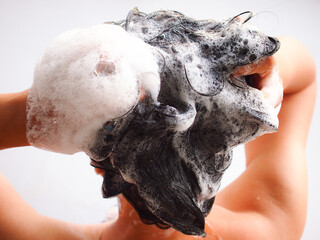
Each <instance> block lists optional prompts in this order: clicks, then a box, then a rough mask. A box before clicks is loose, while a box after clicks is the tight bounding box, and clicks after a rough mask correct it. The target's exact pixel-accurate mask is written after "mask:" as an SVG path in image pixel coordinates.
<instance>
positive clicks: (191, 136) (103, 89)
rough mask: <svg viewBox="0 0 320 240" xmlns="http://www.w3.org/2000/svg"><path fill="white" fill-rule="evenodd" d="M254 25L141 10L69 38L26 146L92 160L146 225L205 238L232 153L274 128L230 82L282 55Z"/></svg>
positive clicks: (50, 52)
mask: <svg viewBox="0 0 320 240" xmlns="http://www.w3.org/2000/svg"><path fill="white" fill-rule="evenodd" d="M250 16H251V15H250V14H249V17H250ZM249 17H248V18H249ZM248 18H246V19H244V20H240V18H230V19H227V20H224V21H214V20H201V21H197V20H194V19H191V18H188V17H186V16H184V15H183V14H181V13H178V12H176V11H157V12H154V13H151V14H145V13H142V12H139V11H138V10H137V9H134V10H132V11H130V13H129V14H128V16H127V18H126V20H123V21H119V22H117V23H115V24H114V25H110V24H105V25H99V26H96V27H92V28H89V29H81V30H74V31H70V32H68V33H65V34H63V35H61V36H60V37H58V38H57V39H56V40H54V41H53V43H51V44H50V45H49V47H48V48H47V50H46V52H45V53H44V55H43V57H42V59H41V60H40V62H39V64H38V65H37V67H36V69H35V77H34V85H33V87H32V88H31V90H30V94H29V98H28V116H27V117H28V126H27V130H28V132H27V136H28V139H29V141H30V143H31V144H33V145H35V146H37V147H41V148H45V149H48V150H52V151H58V152H64V153H74V152H77V151H85V152H86V153H87V154H88V155H89V156H90V157H91V160H92V161H91V164H92V165H93V166H94V167H97V168H101V169H103V170H104V171H105V172H106V173H107V174H105V176H104V182H103V196H104V197H113V196H116V195H118V194H120V193H122V194H123V195H124V197H125V198H126V199H127V200H128V201H129V202H130V203H131V204H132V205H133V207H134V208H135V209H136V211H137V212H138V214H139V216H140V218H141V220H142V222H143V223H145V224H155V225H156V226H158V227H160V228H168V227H173V228H175V229H176V230H178V231H180V232H182V233H184V234H189V235H198V236H204V235H205V232H204V226H205V220H204V218H205V217H206V216H207V215H208V214H209V212H210V210H211V208H212V205H213V203H214V199H215V195H216V193H217V191H218V189H219V186H220V182H221V178H222V175H223V173H224V172H225V170H226V169H227V168H228V166H229V165H230V163H231V159H232V149H233V148H234V147H235V146H237V145H239V144H242V143H246V142H248V141H251V140H253V139H254V138H256V137H258V136H260V135H262V134H265V133H270V132H274V131H276V130H277V127H278V119H277V113H276V112H275V110H274V109H273V106H272V104H269V102H268V101H267V100H266V99H265V98H264V95H263V92H261V91H259V90H257V89H255V88H252V87H250V85H248V84H247V82H246V78H245V77H243V76H240V77H235V76H234V75H233V74H234V71H235V70H236V69H237V68H238V67H240V66H245V65H248V64H252V63H258V62H259V61H261V60H263V59H266V58H267V57H269V56H271V55H273V54H274V53H275V52H276V51H277V50H278V49H279V46H280V45H279V42H278V41H277V40H276V39H275V38H271V37H268V36H266V35H265V34H263V33H261V32H259V31H257V30H254V29H252V28H249V27H247V25H246V24H244V23H245V22H246V21H247V20H248ZM119 26H120V27H119ZM121 27H122V28H123V29H124V30H123V29H121ZM276 75H277V74H276V72H275V74H274V77H276ZM160 78H161V82H160ZM271 80H272V79H270V84H271V83H275V82H277V79H274V80H275V81H274V82H273V81H271ZM271 85H272V84H271ZM271 85H270V86H271ZM265 90H268V88H267V89H265ZM266 93H267V92H266V91H265V94H266ZM271 101H274V100H272V99H271Z"/></svg>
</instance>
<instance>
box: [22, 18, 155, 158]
mask: <svg viewBox="0 0 320 240" xmlns="http://www.w3.org/2000/svg"><path fill="white" fill-rule="evenodd" d="M141 87H142V88H144V89H145V90H146V91H148V92H150V94H151V96H152V98H153V99H157V95H158V93H159V89H160V78H159V74H158V65H157V61H156V58H155V56H154V54H153V49H152V48H151V47H150V46H149V45H147V44H145V43H144V42H143V41H142V40H140V39H138V38H136V37H133V36H131V35H129V34H128V33H127V32H126V31H125V30H123V29H122V28H121V27H119V26H115V25H109V24H101V25H97V26H94V27H91V28H84V29H75V30H71V31H68V32H66V33H63V34H61V35H59V36H58V37H57V38H56V39H54V40H53V41H52V42H51V43H50V44H49V46H48V47H47V48H46V49H45V52H44V54H43V55H42V57H41V58H40V60H39V62H38V64H37V65H36V67H35V71H34V83H33V85H32V87H31V89H30V93H29V96H28V103H27V104H28V112H27V138H28V140H29V142H30V143H31V144H32V145H34V146H36V147H40V148H44V149H47V150H51V151H55V152H61V153H67V154H73V153H75V152H78V151H88V148H89V146H90V145H91V144H93V141H94V138H95V136H96V131H97V130H98V129H100V128H101V127H102V125H103V124H104V123H105V122H106V121H108V120H111V119H114V118H117V117H119V116H122V115H123V114H125V113H126V112H128V111H129V110H130V109H131V108H132V107H133V106H134V105H135V104H136V103H137V101H138V99H139V92H140V91H139V90H140V89H139V88H141Z"/></svg>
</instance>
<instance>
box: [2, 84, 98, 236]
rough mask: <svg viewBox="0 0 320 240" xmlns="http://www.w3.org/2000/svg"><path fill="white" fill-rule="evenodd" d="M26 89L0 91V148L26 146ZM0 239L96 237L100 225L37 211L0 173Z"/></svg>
mask: <svg viewBox="0 0 320 240" xmlns="http://www.w3.org/2000/svg"><path fill="white" fill-rule="evenodd" d="M27 95H28V90H26V91H24V92H19V93H10V94H0V116H1V117H0V133H1V138H0V149H5V148H11V147H19V146H28V145H30V144H29V143H28V141H27V139H26V100H27ZM0 216H1V217H0V239H18V240H19V239H24V240H28V239H32V240H37V239H39V240H40V239H63V240H65V239H70V240H71V239H72V240H77V239H79V240H80V239H81V240H82V239H86V240H87V239H99V235H100V233H101V229H102V225H101V224H100V225H96V226H91V225H78V224H71V223H66V222H63V221H59V220H56V219H52V218H49V217H45V216H41V215H40V214H38V213H37V212H36V211H35V210H34V209H33V208H32V207H31V206H30V205H28V203H27V202H25V201H24V200H23V199H22V198H21V196H19V194H18V193H17V192H16V191H15V190H14V189H13V187H12V186H11V185H10V183H9V182H8V181H7V180H6V179H5V177H4V176H3V175H1V174H0Z"/></svg>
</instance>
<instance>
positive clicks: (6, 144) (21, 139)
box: [0, 90, 30, 150]
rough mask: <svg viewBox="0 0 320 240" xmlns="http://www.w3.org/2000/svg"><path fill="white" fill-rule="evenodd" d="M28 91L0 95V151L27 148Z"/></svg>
mask: <svg viewBox="0 0 320 240" xmlns="http://www.w3.org/2000/svg"><path fill="white" fill-rule="evenodd" d="M27 96H28V90H26V91H23V92H18V93H9V94H0V133H1V137H0V150H1V149H5V148H11V147H20V146H29V145H30V144H29V143H28V141H27V138H26V103H27Z"/></svg>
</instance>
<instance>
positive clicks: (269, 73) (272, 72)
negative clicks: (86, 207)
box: [234, 56, 283, 108]
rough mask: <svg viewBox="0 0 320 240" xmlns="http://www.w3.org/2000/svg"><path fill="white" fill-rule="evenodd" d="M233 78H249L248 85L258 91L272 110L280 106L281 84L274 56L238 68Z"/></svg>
mask: <svg viewBox="0 0 320 240" xmlns="http://www.w3.org/2000/svg"><path fill="white" fill-rule="evenodd" d="M234 76H235V77H238V76H250V78H249V85H250V86H252V87H254V88H257V89H259V90H260V91H261V92H262V93H263V95H264V97H265V99H266V100H267V101H268V102H269V103H270V105H271V106H272V107H274V108H276V107H278V106H279V105H280V104H281V101H282V99H283V84H282V80H281V78H280V76H279V71H278V67H277V63H276V58H275V57H274V56H271V57H267V58H264V59H262V60H260V61H258V62H254V63H252V64H250V65H246V66H241V67H238V68H237V69H236V70H235V72H234Z"/></svg>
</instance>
